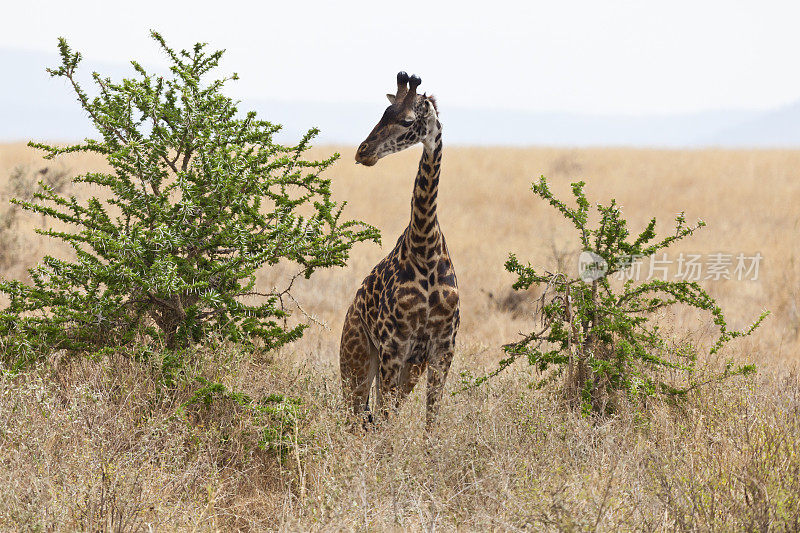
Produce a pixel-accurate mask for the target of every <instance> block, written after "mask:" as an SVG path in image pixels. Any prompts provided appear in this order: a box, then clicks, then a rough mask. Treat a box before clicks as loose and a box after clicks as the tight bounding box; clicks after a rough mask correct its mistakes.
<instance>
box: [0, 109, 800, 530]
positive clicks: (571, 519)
mask: <svg viewBox="0 0 800 533" xmlns="http://www.w3.org/2000/svg"><path fill="white" fill-rule="evenodd" d="M445 126H446V124H445ZM445 142H446V130H445ZM418 150H419V149H415V150H408V151H406V152H403V153H400V154H396V155H393V156H389V157H387V158H385V159H383V160H381V161H380V162H379V163H378V164H377V165H376V166H375V167H371V168H365V167H363V166H357V165H355V164H354V162H353V154H354V149H353V148H352V147H328V146H323V147H317V148H314V149H313V150H312V156H313V157H317V158H322V157H325V156H327V155H329V154H330V153H332V152H334V151H339V152H340V153H341V154H342V158H341V160H340V161H338V162H337V163H336V164H335V165H334V166H333V167H332V168H330V169H329V170H327V171H326V174H327V176H328V177H330V178H331V179H332V180H333V190H334V196H335V198H336V199H337V200H345V199H346V200H347V202H348V205H347V207H346V209H345V216H346V217H347V218H357V219H360V220H364V221H366V222H368V223H370V224H373V225H375V226H376V227H378V228H379V229H380V230H381V233H382V244H381V245H380V246H378V245H375V244H371V243H362V244H359V245H357V246H356V247H355V248H354V250H353V252H352V255H351V258H350V261H349V263H348V265H347V267H345V268H339V269H333V270H330V271H326V272H318V273H316V274H315V275H314V276H312V278H311V279H310V280H302V281H301V282H299V283H300V285H299V286H298V287H297V290H296V292H295V296H296V298H297V300H298V302H299V303H300V305H301V306H302V307H303V309H304V310H305V311H306V312H307V313H309V314H310V315H313V316H314V317H316V318H317V319H318V321H319V324H315V325H313V326H312V327H311V328H310V329H308V330H307V331H306V333H305V335H304V336H303V338H302V339H301V340H299V341H297V342H295V343H293V344H291V345H289V346H286V347H284V348H282V349H281V350H280V351H278V352H277V353H270V354H252V353H247V352H245V351H243V350H242V349H240V348H239V347H236V346H230V347H224V348H219V349H213V350H212V349H204V348H203V347H199V348H198V349H197V350H196V353H194V354H193V355H192V363H191V364H192V365H194V370H195V371H196V372H197V373H198V374H200V375H204V376H206V377H208V378H209V379H215V380H218V381H221V382H223V383H225V384H226V385H228V386H229V387H230V388H232V389H235V390H242V391H245V392H247V393H248V394H250V395H251V396H253V397H263V396H264V395H269V394H272V393H281V394H287V395H289V396H292V397H296V398H299V399H300V400H301V406H302V409H301V411H302V415H301V416H300V417H299V418H298V419H297V421H296V422H295V423H294V427H293V428H291V431H289V432H287V434H288V435H289V436H288V438H289V439H290V441H291V446H289V447H288V448H287V449H288V452H286V453H284V454H283V455H280V454H276V452H274V451H270V450H262V449H260V448H259V447H258V446H257V445H256V444H257V437H256V436H254V435H255V433H257V431H256V423H257V421H255V420H253V419H252V417H250V416H249V415H248V414H247V413H245V412H239V411H237V407H236V405H234V404H231V405H227V404H225V403H224V402H220V405H216V404H215V405H212V406H211V407H210V408H208V409H206V410H203V411H201V412H198V413H194V414H192V415H191V416H189V415H187V414H186V413H183V414H181V413H182V411H181V410H180V408H181V405H182V403H183V402H185V401H187V400H188V399H189V398H190V396H191V394H192V392H193V390H194V389H193V387H194V388H196V384H192V383H185V384H180V383H179V384H177V385H174V386H173V387H172V388H170V389H169V390H165V389H164V387H163V386H161V385H158V384H157V381H158V380H157V379H155V377H154V376H156V375H157V373H158V372H159V368H160V367H159V365H160V364H162V363H159V362H158V361H156V362H154V361H145V360H137V359H131V358H127V357H124V356H121V355H110V356H108V357H105V358H103V359H100V360H94V361H93V360H86V359H67V358H64V357H61V356H59V355H57V354H56V355H54V356H53V360H52V361H49V362H48V364H46V365H45V364H42V365H40V366H39V367H37V368H35V369H33V370H28V371H25V372H23V373H20V374H17V375H12V374H10V373H3V374H2V375H1V376H0V464H1V465H2V467H0V487H2V489H0V529H18V530H48V531H49V530H76V529H83V530H89V529H91V530H112V529H113V530H117V529H115V528H117V527H119V529H118V530H125V531H138V530H142V531H148V530H151V531H172V530H193V531H194V530H197V531H216V530H236V529H240V530H254V531H261V530H267V529H274V530H341V529H343V530H361V531H373V530H389V531H392V530H396V531H402V530H407V529H413V530H421V529H424V530H430V531H433V530H523V529H526V530H527V529H533V530H568V531H577V530H596V529H598V530H607V531H615V530H619V529H623V530H637V531H638V530H650V531H660V530H711V529H720V530H738V529H742V528H744V529H759V530H778V531H780V530H790V531H796V530H798V529H800V424H798V417H800V381H799V380H798V373H797V364H798V361H799V360H800V357H799V355H800V354H799V353H798V348H800V344H799V343H800V310H799V309H798V296H800V240H798V238H797V236H798V234H800V208H798V206H800V151H794V150H716V149H708V150H650V149H622V148H619V149H618V148H597V149H566V148H564V149H562V148H558V149H556V148H500V147H496V148H472V147H450V148H447V147H445V151H444V158H443V166H442V177H441V184H440V189H439V220H440V224H441V227H442V230H443V232H444V234H445V237H446V239H447V244H448V247H449V250H450V253H451V256H452V259H453V262H454V265H455V268H456V272H457V274H458V282H459V291H460V295H461V315H462V322H461V329H460V332H459V335H458V339H457V352H456V357H455V361H454V364H453V368H452V369H451V373H450V377H449V380H448V387H447V388H448V391H449V392H456V391H458V389H459V388H460V385H459V383H460V379H461V378H460V374H461V373H462V372H468V373H471V374H472V375H480V374H481V373H483V372H486V371H489V370H491V369H492V368H494V367H495V366H496V365H497V363H498V361H499V360H500V359H501V358H502V357H503V354H502V352H501V350H500V346H501V345H502V344H503V343H506V342H510V341H513V340H515V339H516V338H517V337H518V335H519V334H520V333H521V332H529V331H531V330H532V329H533V327H534V325H535V324H536V316H534V306H533V303H532V299H533V298H532V297H533V295H532V294H525V293H522V294H520V293H515V292H514V291H512V290H511V284H512V283H513V281H514V277H513V276H512V275H511V274H509V273H507V272H505V270H504V269H503V263H504V261H505V260H506V258H507V256H508V253H509V252H514V253H515V254H517V255H518V257H519V258H520V259H521V260H523V261H529V262H531V263H532V264H533V265H536V266H541V267H543V268H548V269H555V268H558V267H560V268H565V269H566V270H567V271H568V272H569V273H573V272H576V271H577V256H578V252H579V250H578V249H577V242H578V241H577V239H576V235H575V229H574V228H572V227H571V226H570V225H569V224H568V223H567V222H566V221H564V220H563V219H562V218H561V217H560V215H559V214H558V213H557V212H556V211H555V210H554V209H553V208H552V207H551V206H549V205H547V203H546V202H544V201H543V200H541V199H539V198H537V197H535V196H534V195H533V193H532V192H531V191H530V185H531V182H532V181H534V180H536V179H538V177H539V176H540V175H545V176H547V177H548V178H549V180H550V184H551V188H552V189H553V190H554V192H555V193H556V195H557V196H559V197H561V198H569V197H570V194H569V190H570V186H569V184H570V183H571V182H573V181H577V180H584V181H586V182H587V186H586V191H587V195H588V197H589V199H590V201H592V202H601V203H607V202H608V201H609V200H610V199H611V198H616V199H617V201H618V202H619V203H620V204H621V205H623V206H624V213H625V215H626V216H627V218H628V220H629V223H630V227H631V230H632V231H637V230H641V229H643V228H644V226H645V225H646V223H647V222H648V220H649V218H650V217H656V218H657V219H658V221H659V225H658V226H657V228H658V230H659V234H660V235H667V234H669V233H670V231H672V230H673V228H674V222H673V221H674V218H675V216H676V214H677V213H679V212H681V211H684V212H685V213H686V217H687V219H688V220H689V221H694V220H697V219H702V220H704V221H705V222H706V223H707V227H706V228H703V229H701V230H700V231H699V232H697V233H696V234H695V235H694V236H693V237H690V238H689V239H687V240H686V241H683V242H681V243H679V244H678V245H676V246H675V247H673V248H671V249H670V250H669V252H668V258H669V259H670V260H672V261H673V264H672V266H671V267H670V271H669V273H668V275H671V276H672V275H675V274H676V268H677V260H678V258H679V256H680V255H681V254H684V255H688V254H698V255H701V256H702V257H703V258H704V261H706V263H707V262H708V260H709V259H708V258H709V257H711V256H712V255H713V254H720V253H721V254H730V255H732V256H733V265H731V267H730V273H731V274H732V275H731V276H730V277H731V278H732V279H724V277H725V276H711V279H702V280H701V284H702V285H703V286H704V287H705V288H706V289H707V290H708V291H709V292H710V293H711V295H713V296H714V297H715V298H717V299H718V302H719V303H720V304H721V306H722V307H723V309H725V310H726V312H727V315H728V317H729V325H730V326H731V327H734V328H739V329H741V328H745V327H747V326H748V325H749V324H750V323H751V322H752V321H753V320H754V319H755V318H756V317H757V316H758V315H759V314H760V313H761V312H762V311H763V310H769V311H770V312H771V315H770V316H769V317H768V318H767V320H766V321H765V322H764V323H763V325H762V326H761V327H760V328H759V329H758V330H756V332H755V333H754V334H753V335H752V336H751V337H747V338H744V339H740V340H736V341H734V342H733V343H731V344H730V345H729V346H728V347H727V348H726V349H725V351H724V352H723V353H722V354H721V355H720V356H718V357H715V358H711V359H704V360H703V363H704V364H708V365H710V366H711V367H713V368H720V367H721V365H723V364H724V362H725V361H727V360H729V359H732V360H735V361H736V362H738V363H754V364H756V366H757V368H758V372H757V373H756V374H755V375H754V376H748V377H735V378H732V379H730V380H727V381H724V382H722V383H720V384H719V385H716V386H708V387H702V388H700V389H698V390H697V391H695V392H694V393H693V394H692V395H690V396H689V397H688V399H687V400H686V401H685V402H683V403H680V404H678V405H673V404H671V403H669V402H660V401H654V402H652V405H650V406H648V410H647V413H643V412H641V411H640V410H637V409H634V408H631V409H630V410H629V411H624V410H623V411H622V412H619V413H617V414H616V415H615V416H614V417H611V418H608V419H593V418H591V417H583V416H581V414H580V412H577V411H575V410H571V409H568V408H566V407H565V406H564V402H563V399H562V397H561V396H560V395H559V393H558V388H557V386H556V385H555V384H549V385H546V386H543V387H540V388H535V387H532V386H530V385H531V384H533V383H536V382H537V381H538V380H539V379H541V378H542V377H543V376H542V375H540V374H538V373H537V372H536V371H535V370H534V369H531V368H529V367H528V366H527V364H526V363H525V362H524V361H518V362H517V363H516V364H515V365H514V366H512V367H511V368H510V369H508V370H507V371H505V372H504V373H502V374H500V375H499V376H497V377H496V378H494V379H492V380H490V381H489V382H488V383H487V384H485V385H484V386H482V387H479V388H477V389H473V390H468V391H465V392H460V393H458V394H453V395H446V398H445V400H444V404H443V406H442V411H441V414H440V417H439V419H438V421H437V423H436V425H435V427H434V428H433V430H432V431H431V433H430V434H426V432H425V431H424V428H423V419H424V405H423V404H424V400H423V397H424V384H422V383H421V384H420V385H418V387H417V390H415V392H414V393H413V394H412V395H411V397H410V398H409V400H408V401H407V402H406V403H405V404H404V405H403V407H402V409H401V410H400V412H399V413H397V415H396V416H394V417H393V419H392V420H391V422H390V423H389V424H387V425H386V426H385V427H382V428H380V429H379V430H377V431H373V432H369V433H366V434H364V433H361V432H352V431H348V420H347V417H346V414H345V412H344V408H343V405H342V401H341V398H340V395H341V391H340V386H339V377H338V360H337V354H338V341H339V335H340V332H341V325H342V321H343V318H344V313H345V311H346V309H347V306H348V305H349V304H350V301H351V299H352V297H353V295H354V294H355V291H356V289H357V288H358V286H359V284H360V282H361V280H362V279H363V277H364V276H365V275H366V274H367V273H368V272H369V270H370V269H371V268H372V266H373V265H374V264H375V263H377V262H378V261H379V260H380V259H381V258H382V257H383V256H384V255H385V254H386V253H388V251H389V250H390V249H391V248H392V247H393V246H394V244H395V241H396V239H397V237H398V235H399V234H400V233H401V232H402V230H403V229H404V228H405V226H406V224H407V223H408V219H409V213H410V205H409V203H410V199H411V192H412V186H413V180H414V174H415V172H416V168H417V160H418V157H419V151H418ZM20 165H22V166H23V167H24V168H27V169H30V170H31V172H37V171H38V170H40V169H42V168H45V167H48V168H51V169H52V168H55V166H58V165H61V167H60V168H63V169H66V170H68V171H69V172H70V174H72V175H76V174H80V173H82V172H86V171H89V170H97V169H102V168H104V167H103V163H102V161H100V160H98V159H96V158H93V157H90V156H86V155H80V154H78V155H70V156H66V157H64V158H63V160H62V161H61V162H60V163H53V162H46V161H43V160H42V159H41V158H40V154H39V153H37V152H36V151H35V150H33V149H31V148H27V147H26V146H24V145H22V144H6V145H0V196H2V194H3V190H4V187H5V185H6V183H5V182H6V180H7V177H8V176H9V175H10V174H11V173H12V171H13V169H15V168H18V167H19V166H20ZM71 192H73V193H74V194H76V195H78V196H79V197H86V196H88V195H91V194H100V193H99V192H98V191H92V190H86V189H80V188H75V189H73V190H72V191H71ZM6 200H7V199H6V198H5V197H3V201H4V203H5V202H6ZM2 208H5V206H2ZM43 224H45V222H43V221H42V219H41V217H39V216H38V215H36V216H29V215H24V216H22V217H21V218H20V220H19V223H18V225H17V226H16V229H15V232H16V239H17V241H16V244H17V245H16V247H15V248H14V250H13V253H14V257H13V258H9V256H8V255H6V258H5V261H0V264H4V265H5V266H4V267H3V270H2V271H0V275H2V276H4V277H12V278H18V279H22V280H25V279H26V276H27V275H26V268H28V267H30V266H33V265H35V264H36V262H37V261H39V260H40V259H41V257H42V256H43V255H45V254H51V255H60V256H65V257H69V254H70V252H69V250H67V249H63V248H59V247H58V246H59V245H58V244H57V243H54V242H53V241H51V240H49V239H47V238H45V237H41V236H38V235H36V234H35V233H34V229H35V228H40V227H42V226H43ZM0 253H6V254H8V251H7V250H6V251H5V252H4V251H0ZM740 253H741V254H744V255H745V256H747V257H753V256H755V255H756V254H760V256H761V258H762V259H761V261H760V263H759V270H758V276H757V279H749V278H751V277H752V274H753V273H752V272H751V273H750V274H751V275H750V276H746V277H747V278H748V279H741V280H740V279H736V277H737V276H736V275H733V274H734V273H733V269H734V267H735V263H736V259H735V257H736V256H737V255H738V254H740ZM288 272H289V268H288V267H286V266H280V267H278V268H277V269H274V270H272V271H270V272H262V273H260V274H259V285H261V286H264V287H269V286H272V285H280V284H281V283H282V282H283V280H284V279H285V277H286V275H287V274H288ZM642 273H643V274H647V273H648V264H647V263H645V264H644V265H643V269H642ZM707 273H708V271H707V269H706V270H704V271H703V277H705V276H706V274H707ZM715 277H720V278H721V279H714V278H715ZM659 320H660V321H661V323H662V324H663V326H664V328H666V329H667V331H669V332H670V335H672V336H674V337H676V338H686V339H690V340H691V341H692V342H694V343H696V344H698V345H701V346H703V345H708V343H709V341H710V340H711V339H713V338H714V337H713V336H714V333H715V331H714V327H713V324H712V322H711V318H710V317H709V316H707V315H706V316H704V315H698V314H694V313H685V312H683V311H680V310H677V311H676V312H674V313H669V314H664V315H662V316H660V317H659ZM701 372H702V371H701Z"/></svg>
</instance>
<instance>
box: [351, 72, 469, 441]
mask: <svg viewBox="0 0 800 533" xmlns="http://www.w3.org/2000/svg"><path fill="white" fill-rule="evenodd" d="M407 81H410V86H411V90H405V91H404V90H403V89H404V86H405V82H407ZM417 85H419V78H416V77H412V78H411V79H410V80H409V79H408V77H407V75H405V73H402V72H401V73H400V74H398V92H397V95H395V96H392V95H388V96H389V99H390V101H391V102H392V105H391V106H389V108H387V110H386V112H385V113H384V116H383V118H382V119H381V121H380V122H379V123H378V125H377V126H376V127H375V129H373V131H372V133H370V135H369V136H368V137H367V140H366V141H365V142H364V143H362V145H361V147H360V148H359V151H358V153H357V155H356V161H357V162H361V163H363V164H366V165H368V166H371V165H374V164H375V163H376V162H377V160H378V159H380V157H383V156H384V155H387V154H389V153H393V152H397V151H400V150H403V149H405V148H407V147H409V146H412V145H413V144H416V143H417V142H422V144H423V152H422V157H421V158H420V163H419V169H418V172H417V177H416V180H415V183H414V193H413V198H412V201H411V220H410V222H409V224H408V226H407V227H406V229H405V231H404V232H403V234H402V235H401V236H400V238H399V239H398V241H397V244H396V245H395V247H394V249H393V250H392V251H391V252H390V253H389V255H387V256H386V257H385V258H384V259H383V260H382V261H381V262H380V263H378V264H377V265H376V266H375V267H374V268H373V269H372V272H370V274H369V275H368V276H367V277H366V278H365V279H364V281H363V283H362V284H361V287H360V288H359V289H358V291H357V292H356V296H355V299H354V300H353V303H352V304H351V305H350V308H349V309H348V311H347V315H346V317H345V322H344V327H343V330H342V341H341V349H340V354H339V357H340V366H341V374H342V389H343V392H344V396H345V400H346V402H347V403H348V405H349V406H350V407H351V408H352V409H353V411H354V413H355V414H356V415H359V414H361V413H362V412H364V411H368V400H369V392H370V388H371V386H372V383H373V380H375V379H377V383H378V397H377V404H378V406H379V408H380V410H381V412H382V413H383V414H384V415H386V414H388V412H389V411H390V409H392V408H397V407H398V406H399V405H400V402H401V401H402V400H403V398H404V397H405V396H406V395H408V393H410V392H411V390H412V389H413V388H414V386H415V385H416V383H417V381H418V380H419V379H420V377H421V376H422V374H423V372H425V370H426V369H427V373H428V378H427V381H428V384H427V386H428V389H427V395H426V422H427V424H428V425H430V424H431V423H432V421H433V419H434V417H435V414H436V410H437V403H438V402H439V400H440V399H441V396H442V392H443V390H444V384H445V380H446V378H447V373H448V370H449V369H450V363H451V362H452V360H453V353H454V348H455V338H456V333H457V331H458V325H459V298H458V283H457V280H456V274H455V270H454V269H453V263H452V261H451V259H450V254H449V252H448V250H447V245H446V243H445V239H444V235H443V234H442V231H441V228H440V227H439V221H438V218H437V209H436V199H437V194H438V186H439V174H440V170H441V159H442V133H441V124H440V123H439V120H438V115H437V110H436V103H435V101H434V100H433V98H432V97H427V96H425V95H422V96H420V95H416V86H417Z"/></svg>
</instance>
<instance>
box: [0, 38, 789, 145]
mask: <svg viewBox="0 0 800 533" xmlns="http://www.w3.org/2000/svg"><path fill="white" fill-rule="evenodd" d="M56 64H58V57H57V56H56V55H55V54H48V53H43V52H30V51H20V50H12V49H0V68H2V72H4V74H6V77H5V81H4V83H2V84H0V141H19V140H27V139H38V140H70V139H81V138H84V137H86V136H90V135H94V130H93V129H92V127H91V125H90V124H89V121H88V119H87V117H86V116H85V114H84V113H83V111H82V110H81V109H80V108H79V107H78V105H77V103H76V102H75V99H74V96H73V95H72V93H71V92H70V89H69V88H68V87H67V86H66V84H65V83H63V82H62V81H61V80H54V79H52V78H50V76H49V75H48V74H47V73H46V72H45V70H44V69H45V67H46V66H55V65H56ZM86 67H87V68H85V69H84V70H83V72H82V76H83V77H84V79H85V80H86V86H87V87H89V86H90V85H91V84H90V82H89V81H88V77H89V73H90V70H91V69H96V70H98V71H100V72H102V73H103V74H104V75H109V76H110V77H112V78H115V77H120V76H124V75H131V74H132V69H131V68H130V66H128V65H126V64H120V63H105V64H103V63H99V64H98V63H93V64H91V65H86ZM440 104H441V105H440V109H441V118H442V122H443V124H444V126H445V135H446V137H447V142H448V143H449V144H481V145H551V146H643V147H645V146H648V147H650V146H652V147H669V148H681V147H703V146H722V147H728V146H730V147H744V146H754V147H767V146H779V147H784V146H787V147H800V102H798V103H796V104H794V105H791V106H787V107H785V108H782V109H778V110H775V111H771V112H766V113H765V112H760V111H747V110H729V111H707V112H700V113H686V114H677V115H652V116H610V115H584V114H574V113H562V112H531V111H514V110H495V109H467V108H461V107H449V106H448V105H447V102H441V103H440ZM384 106H385V103H384V101H383V100H382V98H381V97H380V95H376V99H375V102H374V103H373V102H371V103H368V104H367V103H353V102H349V103H348V102H337V103H329V102H296V101H293V102H279V101H263V100H258V99H246V100H244V101H243V102H242V106H241V109H255V110H256V111H258V112H259V115H260V116H261V117H262V118H265V119H267V120H270V121H272V122H277V123H280V124H283V125H284V131H283V133H282V134H281V135H280V136H279V138H280V139H282V140H285V141H287V142H289V141H292V140H297V139H298V138H299V136H300V135H302V133H303V132H305V131H306V130H307V129H308V128H310V127H312V126H316V127H319V128H320V129H321V134H320V136H319V137H318V141H317V142H318V143H341V144H356V143H358V142H360V141H362V140H363V138H364V136H365V135H366V134H367V133H368V132H369V130H370V128H371V127H372V126H373V124H374V123H375V122H377V120H378V118H379V117H380V114H381V112H382V111H383V108H384Z"/></svg>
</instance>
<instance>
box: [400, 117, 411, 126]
mask: <svg viewBox="0 0 800 533" xmlns="http://www.w3.org/2000/svg"><path fill="white" fill-rule="evenodd" d="M413 123H414V119H413V118H404V119H403V120H401V121H400V125H401V126H403V127H404V128H407V127H409V126H410V125H412V124H413Z"/></svg>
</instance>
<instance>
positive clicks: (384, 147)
mask: <svg viewBox="0 0 800 533" xmlns="http://www.w3.org/2000/svg"><path fill="white" fill-rule="evenodd" d="M420 83H422V80H421V79H419V77H417V76H410V77H409V75H408V74H406V73H405V72H399V73H398V74H397V93H396V94H387V95H386V97H387V98H388V99H389V102H390V104H391V105H390V106H389V107H387V108H386V111H384V112H383V116H382V117H381V120H380V121H379V122H378V124H377V125H376V126H375V127H374V128H373V129H372V131H371V132H370V134H369V135H368V136H367V138H366V140H364V142H363V143H361V146H359V147H358V151H357V152H356V163H361V164H362V165H366V166H368V167H371V166H372V165H374V164H375V163H377V162H378V159H380V158H381V157H384V156H386V155H389V154H393V153H395V152H399V151H401V150H405V149H406V148H408V147H410V146H413V145H415V144H417V143H418V142H423V143H432V142H433V138H432V137H433V136H434V135H435V133H434V132H435V130H436V125H437V110H436V100H434V98H433V96H427V95H425V94H422V95H419V94H417V87H419V84H420Z"/></svg>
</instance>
